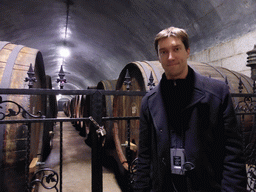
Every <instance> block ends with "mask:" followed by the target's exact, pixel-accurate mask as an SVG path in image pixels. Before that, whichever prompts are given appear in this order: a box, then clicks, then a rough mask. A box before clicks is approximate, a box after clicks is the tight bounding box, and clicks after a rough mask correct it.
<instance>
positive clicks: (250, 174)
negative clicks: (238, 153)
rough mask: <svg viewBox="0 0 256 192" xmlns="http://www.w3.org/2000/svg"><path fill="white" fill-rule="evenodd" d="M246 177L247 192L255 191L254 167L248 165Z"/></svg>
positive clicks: (255, 173)
mask: <svg viewBox="0 0 256 192" xmlns="http://www.w3.org/2000/svg"><path fill="white" fill-rule="evenodd" d="M247 177H248V183H247V186H248V188H249V191H250V192H254V191H256V167H255V165H249V168H248V173H247Z"/></svg>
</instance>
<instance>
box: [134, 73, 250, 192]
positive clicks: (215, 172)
mask: <svg viewBox="0 0 256 192" xmlns="http://www.w3.org/2000/svg"><path fill="white" fill-rule="evenodd" d="M182 115H184V118H186V122H187V124H186V131H185V151H186V157H187V161H189V162H192V163H193V164H194V165H195V169H194V170H193V171H191V172H189V173H188V174H187V178H188V179H187V181H188V183H190V184H189V189H190V190H189V191H227V192H232V191H237V192H238V191H239V192H241V191H243V190H245V189H246V171H245V162H244V158H243V150H242V140H241V137H240V135H239V134H238V131H237V130H238V128H237V126H236V117H235V112H234V108H233V104H232V100H231V97H230V93H229V90H228V87H227V85H226V84H225V83H224V82H221V81H218V80H214V79H210V78H207V77H204V76H202V75H200V74H198V73H195V81H194V89H193V93H192V100H191V102H190V104H189V105H188V106H187V107H186V109H185V110H184V111H183V112H182ZM169 146H170V139H169V130H168V120H167V115H166V112H165V109H164V104H163V99H162V95H161V91H160V83H159V85H158V86H156V87H155V88H154V89H153V90H152V91H150V92H149V93H147V94H146V95H145V97H144V98H143V99H142V106H141V118H140V135H139V155H138V166H137V179H136V181H135V185H134V186H135V187H134V191H154V192H161V191H162V188H163V185H164V183H163V181H164V177H165V173H166V172H167V171H169V166H168V162H170V155H169V154H168V152H169ZM166 154H168V155H166Z"/></svg>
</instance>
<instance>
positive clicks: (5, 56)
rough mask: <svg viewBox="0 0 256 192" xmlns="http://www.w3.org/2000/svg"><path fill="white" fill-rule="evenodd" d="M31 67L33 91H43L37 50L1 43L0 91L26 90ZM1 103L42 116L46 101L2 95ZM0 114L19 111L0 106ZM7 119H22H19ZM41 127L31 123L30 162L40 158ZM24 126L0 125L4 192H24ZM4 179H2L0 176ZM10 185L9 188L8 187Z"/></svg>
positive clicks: (44, 81)
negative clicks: (0, 89)
mask: <svg viewBox="0 0 256 192" xmlns="http://www.w3.org/2000/svg"><path fill="white" fill-rule="evenodd" d="M30 64H32V68H33V69H34V72H35V77H36V79H37V81H36V82H35V83H34V85H33V88H46V77H45V69H44V63H43V57H42V54H41V53H40V52H39V51H38V50H37V49H33V48H29V47H25V46H22V45H15V44H12V43H9V42H4V41H1V42H0V68H1V70H0V88H17V89H28V82H25V81H24V80H25V78H26V77H28V75H27V72H28V70H29V67H30ZM1 97H2V99H3V101H4V100H11V101H15V102H16V103H18V104H19V105H21V106H22V107H24V109H26V110H27V111H28V112H30V113H31V114H36V113H37V112H38V111H41V112H42V113H43V114H45V109H46V108H45V104H44V101H45V98H44V96H40V95H1ZM1 106H2V109H1V112H2V113H5V114H7V113H8V110H9V109H13V110H14V111H16V112H17V109H18V107H17V106H15V105H14V104H10V103H3V104H1ZM6 119H13V120H15V119H23V118H22V116H21V114H20V115H18V116H12V117H7V118H6ZM42 130H43V124H42V123H32V127H31V143H30V159H29V162H31V161H32V159H33V158H36V157H37V154H40V152H41V149H40V148H39V146H40V142H41V141H42V139H41V137H40V135H42ZM26 133H27V126H26V125H24V124H20V123H19V124H1V125H0V165H1V166H0V168H1V171H0V172H1V174H4V177H3V178H4V179H1V181H0V182H1V183H0V184H1V187H2V190H4V191H18V192H19V191H25V189H26V187H25V186H26V185H25V184H26V183H25V174H24V167H25V166H24V162H25V158H26V140H27V136H26ZM2 176H3V175H2ZM10 183H12V185H10Z"/></svg>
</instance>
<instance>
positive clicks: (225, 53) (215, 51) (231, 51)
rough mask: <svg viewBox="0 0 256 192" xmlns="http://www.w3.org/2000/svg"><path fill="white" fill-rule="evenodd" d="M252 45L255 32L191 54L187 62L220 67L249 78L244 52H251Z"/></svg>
mask: <svg viewBox="0 0 256 192" xmlns="http://www.w3.org/2000/svg"><path fill="white" fill-rule="evenodd" d="M254 44H256V31H253V32H250V33H247V34H246V35H244V36H241V37H239V38H237V39H233V40H230V41H227V42H222V43H220V44H217V45H215V46H213V47H210V48H207V49H205V50H203V51H201V52H196V53H192V54H191V55H190V57H189V60H190V61H197V62H205V63H208V64H211V65H213V66H221V67H224V68H227V69H229V70H233V71H237V72H239V73H242V74H245V75H247V76H248V77H251V68H250V67H247V66H246V64H247V54H246V52H247V51H250V50H252V49H253V48H254ZM192 51H193V50H191V52H192Z"/></svg>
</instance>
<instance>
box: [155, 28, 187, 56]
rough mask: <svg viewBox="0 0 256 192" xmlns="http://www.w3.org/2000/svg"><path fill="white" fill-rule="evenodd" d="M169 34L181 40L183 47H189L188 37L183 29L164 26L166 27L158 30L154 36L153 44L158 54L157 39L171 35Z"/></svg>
mask: <svg viewBox="0 0 256 192" xmlns="http://www.w3.org/2000/svg"><path fill="white" fill-rule="evenodd" d="M171 36H173V37H177V38H179V39H180V40H181V41H182V43H183V44H184V46H185V49H186V50H188V48H189V37H188V34H187V32H186V31H185V30H184V29H181V28H177V27H169V28H166V29H164V30H162V31H160V32H159V33H158V34H157V35H156V37H155V42H154V44H155V50H156V53H157V54H158V42H159V40H161V39H163V38H167V37H171Z"/></svg>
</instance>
